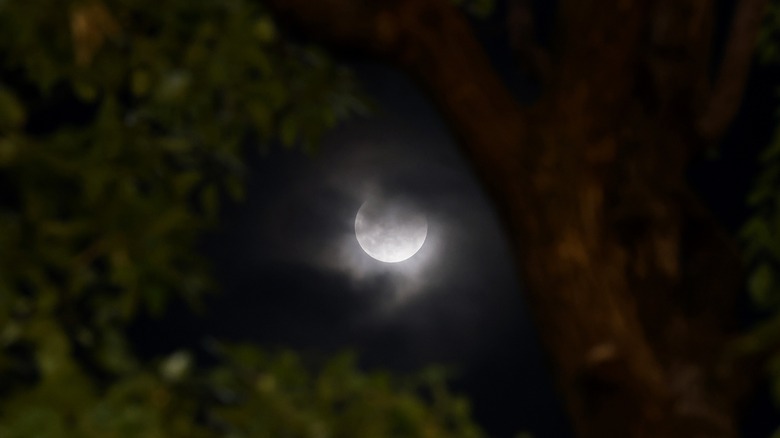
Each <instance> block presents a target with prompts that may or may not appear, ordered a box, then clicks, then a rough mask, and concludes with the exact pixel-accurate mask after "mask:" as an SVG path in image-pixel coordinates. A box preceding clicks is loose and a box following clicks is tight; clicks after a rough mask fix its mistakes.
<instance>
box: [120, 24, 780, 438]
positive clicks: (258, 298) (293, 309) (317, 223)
mask: <svg viewBox="0 0 780 438" xmlns="http://www.w3.org/2000/svg"><path fill="white" fill-rule="evenodd" d="M543 12H545V13H547V12H548V11H547V10H545V11H543ZM490 24H495V23H488V25H485V24H483V25H480V26H479V30H480V32H481V34H482V35H483V37H484V40H485V41H486V44H487V47H488V51H489V52H490V53H491V55H493V57H494V61H495V63H496V67H497V68H498V69H499V70H500V71H501V72H502V74H504V75H505V76H506V77H507V78H509V77H510V76H509V73H510V67H511V64H510V63H509V62H508V59H509V58H508V56H507V55H508V49H507V48H506V47H505V46H504V45H502V44H503V43H502V41H504V38H503V35H502V32H501V31H497V30H495V29H497V27H495V26H490ZM353 67H354V68H355V69H356V71H357V72H358V74H359V77H360V79H361V80H362V82H363V83H364V84H365V88H366V90H367V91H368V93H369V94H370V95H371V96H372V97H373V98H374V99H376V101H377V102H378V103H379V107H380V109H379V111H378V112H377V113H376V114H374V115H372V116H371V117H369V118H364V119H356V120H353V121H351V122H348V123H346V124H344V125H343V126H341V127H339V128H338V129H336V130H335V131H334V132H332V133H330V134H329V135H328V136H327V137H326V138H325V141H324V144H322V146H321V149H320V151H319V152H318V153H317V154H316V155H314V156H306V155H304V154H303V153H301V152H300V151H296V150H285V149H281V148H272V150H271V151H270V152H268V153H266V154H255V155H254V156H252V157H250V171H249V174H248V187H247V199H246V200H245V202H243V203H241V204H230V205H228V206H227V207H226V209H225V212H224V214H223V218H222V221H221V224H220V227H219V229H218V230H216V231H215V232H214V233H213V234H212V235H210V236H209V238H208V239H207V241H206V242H205V244H204V247H205V251H206V254H207V255H208V256H209V257H210V258H211V259H212V260H213V261H214V264H215V274H216V277H217V279H218V280H219V282H220V283H221V285H222V287H223V289H224V293H223V294H222V295H220V296H219V297H217V298H215V299H214V300H213V301H212V303H211V304H210V306H209V309H208V310H209V313H208V316H207V319H205V320H196V319H194V318H191V317H186V316H183V315H179V316H178V321H179V322H178V324H179V328H178V329H177V330H176V331H174V332H169V333H170V336H168V337H166V339H165V340H160V341H159V342H160V343H161V344H164V345H158V346H155V347H154V348H155V349H159V350H160V351H165V350H166V349H169V348H170V349H172V348H176V347H177V346H179V345H181V344H185V345H186V344H191V343H192V342H193V341H192V340H193V339H202V338H203V337H204V336H207V335H214V336H215V337H217V338H226V339H231V340H251V341H255V342H258V343H260V344H261V345H265V346H270V347H274V346H287V347H293V348H296V349H299V350H302V351H310V352H315V353H317V354H329V353H332V352H335V351H339V350H341V349H343V348H352V349H355V350H356V351H357V352H358V354H359V356H360V358H361V363H362V364H363V365H364V366H365V367H367V368H377V367H379V368H390V369H394V370H398V371H410V370H414V369H417V368H419V367H421V366H424V365H426V364H432V363H441V364H445V365H450V366H452V367H453V369H454V370H455V376H456V380H455V382H454V385H455V388H456V389H458V390H460V391H462V392H464V393H466V394H467V395H468V396H469V397H470V398H471V399H472V402H473V408H474V411H475V414H476V417H477V419H478V421H479V422H480V423H481V424H482V426H483V427H484V428H485V429H486V431H487V432H488V433H489V435H490V436H494V437H510V436H513V435H514V434H515V433H517V432H519V431H522V430H527V431H531V432H533V433H534V436H536V437H565V436H568V435H569V432H568V427H567V425H566V419H565V415H564V414H563V411H562V409H561V407H560V405H559V402H558V401H557V399H556V398H555V396H554V392H553V389H552V388H553V386H552V382H551V378H550V376H549V373H548V370H547V366H546V364H545V362H544V359H543V358H542V355H541V353H540V348H539V346H538V341H537V340H536V335H535V333H534V329H533V324H532V322H531V320H530V317H529V315H528V314H527V310H526V308H525V306H524V303H523V297H522V286H521V285H520V284H519V282H518V279H517V278H516V274H515V272H514V270H513V266H512V260H511V254H510V252H509V248H508V246H507V243H506V242H505V238H504V236H503V231H502V230H501V228H500V226H499V223H498V221H497V218H496V217H495V214H494V212H493V209H492V207H491V205H490V203H489V201H488V200H487V199H486V197H485V195H484V193H483V192H482V190H481V188H480V186H479V184H478V182H477V181H476V179H475V177H474V176H473V175H472V173H471V171H470V169H469V167H468V163H466V162H465V160H464V159H463V158H462V157H461V156H460V155H459V153H458V150H457V147H456V144H455V141H454V139H453V138H452V137H451V136H450V134H449V133H448V130H447V128H446V126H444V124H443V122H442V120H441V118H440V117H439V116H438V114H437V113H436V111H435V110H434V108H432V106H431V104H430V103H429V102H428V101H427V100H426V98H425V97H424V96H423V95H422V94H420V92H419V91H418V90H417V89H416V88H415V87H414V85H413V84H412V83H411V82H410V81H409V80H408V79H407V78H406V77H405V76H403V75H402V74H400V73H398V72H396V71H394V70H392V69H390V68H388V67H384V66H381V65H376V64H370V63H354V62H353ZM511 73H513V72H511ZM775 77H777V69H776V68H766V67H764V68H760V69H756V70H755V73H754V75H753V80H752V82H751V84H750V87H749V89H748V93H747V97H746V100H745V105H744V108H743V111H742V112H741V114H740V117H739V119H738V120H737V122H736V123H735V125H734V127H733V129H732V130H731V131H730V133H729V135H728V138H727V141H726V143H725V144H724V146H723V148H722V150H721V155H720V158H719V159H717V160H705V159H702V160H700V161H698V162H696V163H695V164H694V165H693V166H692V170H691V181H692V183H693V185H694V186H695V187H697V189H698V190H699V191H700V192H701V195H702V197H703V198H704V199H705V201H707V202H708V203H709V204H710V205H711V206H712V208H713V209H714V210H715V211H716V213H717V214H718V215H719V216H720V217H721V218H722V219H723V221H724V223H726V225H727V226H728V227H729V228H730V229H731V230H735V229H736V228H737V227H738V226H739V224H740V222H741V221H742V220H743V219H744V217H745V214H746V210H745V208H744V201H743V200H744V199H745V193H746V191H747V190H748V187H749V184H750V175H751V174H752V173H753V172H754V170H755V165H754V161H755V155H756V152H757V151H758V150H759V149H760V148H761V147H762V146H763V145H765V144H766V143H767V141H768V140H769V136H770V133H771V125H772V123H773V119H772V113H773V108H774V107H775V106H776V103H777V102H776V99H775V98H774V97H773V96H772V94H771V93H767V92H766V91H767V89H769V88H767V87H768V86H769V85H770V84H775V83H776V80H775ZM510 88H511V89H512V90H513V91H514V92H515V93H516V94H518V96H519V97H520V98H521V99H524V100H527V99H529V98H530V97H531V96H532V95H533V87H532V86H531V85H530V84H528V83H525V82H523V81H522V79H515V80H513V82H511V83H510ZM392 195H406V196H410V197H413V198H414V200H415V201H417V202H418V203H419V204H420V205H422V206H424V208H425V210H426V213H427V215H428V221H429V236H428V239H427V241H426V243H425V245H424V246H423V248H422V249H421V251H420V252H419V253H418V254H416V255H415V256H413V257H412V258H410V259H409V260H407V261H405V262H401V263H398V264H384V263H381V262H379V261H376V260H373V259H371V258H370V257H369V256H368V255H366V254H365V253H363V252H362V250H361V249H360V248H359V246H358V244H357V241H356V239H355V236H354V219H355V214H356V212H357V209H358V208H359V207H360V205H361V204H362V203H363V202H364V201H366V200H367V199H371V198H373V197H382V196H392ZM158 324H159V323H148V324H143V325H139V326H137V327H136V329H135V330H139V331H141V332H143V333H137V334H136V336H139V337H145V336H143V335H144V333H153V332H154V330H156V327H158ZM150 348H151V347H150ZM757 409H766V407H765V405H761V406H760V407H759V408H757ZM761 418H763V417H761ZM756 421H758V420H756ZM762 421H764V420H762ZM762 430H763V429H762ZM762 435H766V433H763V434H757V435H756V436H762Z"/></svg>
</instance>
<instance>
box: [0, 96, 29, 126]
mask: <svg viewBox="0 0 780 438" xmlns="http://www.w3.org/2000/svg"><path fill="white" fill-rule="evenodd" d="M25 118H26V111H25V108H24V105H22V102H21V101H19V100H18V99H17V98H16V96H15V95H14V94H13V93H12V92H11V90H8V89H7V88H4V87H2V86H0V129H3V128H4V129H10V128H17V127H19V126H21V125H22V124H23V123H24V121H25Z"/></svg>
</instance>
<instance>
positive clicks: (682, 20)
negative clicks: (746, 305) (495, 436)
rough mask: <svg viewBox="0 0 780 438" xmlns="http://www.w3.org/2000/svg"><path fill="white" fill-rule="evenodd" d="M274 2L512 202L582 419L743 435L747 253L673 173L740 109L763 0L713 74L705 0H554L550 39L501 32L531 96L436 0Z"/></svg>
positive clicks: (522, 248) (531, 283) (503, 201)
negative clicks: (451, 136) (427, 105)
mask: <svg viewBox="0 0 780 438" xmlns="http://www.w3.org/2000/svg"><path fill="white" fill-rule="evenodd" d="M271 3H272V4H273V5H274V6H275V7H276V9H277V12H278V13H279V14H280V17H283V18H287V19H289V20H290V23H292V24H293V25H298V26H303V27H304V28H305V30H307V31H308V32H310V33H311V34H312V35H314V36H316V37H319V38H321V39H324V41H326V42H328V43H330V44H334V45H340V46H348V47H351V48H355V47H358V48H361V49H364V50H367V51H370V52H372V53H374V54H377V55H378V56H380V57H381V58H383V59H388V60H392V61H393V62H395V63H396V64H397V65H399V66H401V67H402V68H403V69H405V70H406V71H407V72H409V73H410V74H412V75H413V76H414V77H415V78H416V79H417V80H418V82H419V83H420V85H421V86H422V87H423V88H424V89H425V90H426V91H427V92H428V93H429V94H430V96H431V97H432V99H433V101H434V102H435V103H436V104H437V105H438V107H439V108H440V110H441V111H442V113H443V114H444V116H445V118H446V120H447V121H448V122H449V124H450V126H451V128H452V129H453V131H454V132H455V133H456V134H457V135H458V137H459V139H460V141H461V144H462V146H463V148H464V151H465V153H466V154H467V155H468V157H469V158H470V160H471V161H472V163H473V165H474V168H475V170H476V172H477V174H478V175H479V176H480V178H481V179H482V181H483V182H484V184H485V186H486V188H487V190H488V192H489V193H490V195H491V196H492V197H493V199H494V201H495V204H496V206H497V207H498V209H499V210H500V212H501V214H502V217H503V218H504V222H505V225H506V227H507V230H508V231H509V235H510V237H511V238H512V240H513V244H514V248H515V250H516V253H517V255H518V257H517V260H518V262H517V264H518V269H519V271H520V272H521V273H522V276H523V279H524V283H525V284H526V285H527V295H528V300H529V301H530V303H531V306H532V309H533V314H534V316H535V319H536V322H537V325H538V326H539V331H540V333H541V335H542V341H543V344H544V346H545V347H546V350H547V352H548V354H549V355H550V358H551V359H552V363H553V364H554V368H555V375H556V378H557V383H558V386H559V388H560V390H561V393H562V394H563V396H564V398H565V400H566V404H567V407H568V410H569V413H570V415H571V417H572V419H573V424H574V428H575V431H576V432H577V434H578V435H579V436H582V437H598V438H602V437H661V436H663V437H686V438H687V437H699V436H700V437H731V436H736V435H737V434H738V432H737V420H738V418H737V407H738V403H739V401H740V400H739V399H740V397H741V396H743V395H744V392H743V391H742V390H743V389H744V388H743V385H742V383H743V382H739V381H738V380H739V378H738V376H737V373H734V372H732V371H733V370H734V367H733V366H731V365H730V364H729V363H728V362H727V359H728V357H727V353H728V351H727V348H728V345H729V341H730V340H732V339H733V338H734V337H735V336H737V335H738V334H737V333H736V329H735V325H734V316H735V315H734V313H735V306H734V304H735V299H736V296H737V294H738V293H739V291H740V289H741V284H742V281H741V275H740V271H739V266H740V259H739V256H738V252H737V251H736V250H735V248H734V247H733V244H732V243H731V242H730V240H729V238H728V237H727V236H726V235H725V234H724V233H723V232H721V231H720V229H719V227H718V226H717V224H716V223H715V222H714V221H713V219H712V218H711V217H710V215H709V213H708V212H707V211H706V209H704V208H703V207H701V206H700V205H699V203H698V202H697V200H696V198H695V196H694V195H693V194H692V193H691V192H690V190H689V188H688V186H687V184H686V181H685V175H684V171H685V166H686V163H687V161H688V160H689V158H690V157H691V156H692V155H693V154H694V153H695V152H696V151H697V150H700V149H701V147H702V146H706V145H707V144H708V142H712V141H713V140H715V139H717V137H718V136H719V135H720V134H721V133H722V132H723V130H724V129H725V128H724V124H726V125H727V124H728V122H729V121H730V119H731V117H733V114H734V112H736V108H737V107H738V105H739V97H740V95H741V91H742V86H743V84H744V80H745V77H746V76H747V68H748V65H749V61H750V49H751V48H752V42H753V41H754V40H755V35H756V33H755V32H756V29H757V27H758V22H759V21H760V17H761V11H762V7H763V0H758V1H754V0H743V1H742V2H740V6H739V8H738V11H737V14H736V16H735V20H734V27H733V31H732V35H731V38H730V40H729V43H728V44H727V48H726V55H725V57H724V59H723V62H722V66H723V67H722V68H721V71H722V72H724V73H723V74H724V75H726V76H725V77H724V76H723V75H722V76H721V77H719V78H718V80H716V81H715V85H714V86H712V87H710V85H709V83H710V81H709V78H708V66H709V63H710V56H709V52H710V50H709V45H710V41H711V33H712V32H711V25H712V21H713V20H712V15H713V4H712V3H713V2H711V1H707V0H659V1H654V2H653V1H632V0H622V1H618V2H616V4H609V3H605V2H599V1H596V0H568V1H567V0H563V1H561V2H560V3H561V4H560V11H559V19H558V23H557V28H556V38H555V44H554V47H553V50H552V51H551V52H550V53H549V54H545V55H544V56H539V49H538V48H534V49H533V50H528V47H527V44H532V43H533V41H525V42H523V41H520V42H519V43H518V42H517V41H514V42H513V45H514V43H518V46H522V47H523V50H522V51H520V53H519V54H520V55H521V56H520V57H521V62H522V55H523V54H524V53H526V54H527V53H533V54H534V56H533V57H532V59H530V61H529V62H535V61H538V60H539V59H543V60H544V62H545V65H544V66H542V67H543V68H532V69H531V70H532V71H535V72H538V73H539V74H541V75H543V77H541V78H540V80H541V82H542V83H543V84H544V87H545V88H544V91H543V94H542V97H541V98H540V99H539V100H538V101H537V102H536V103H534V104H533V105H532V106H531V107H529V108H522V107H521V106H520V105H519V104H518V103H517V102H515V101H514V100H513V98H512V97H511V95H510V94H509V93H508V92H507V90H506V89H505V88H504V86H503V84H502V83H501V81H500V80H499V79H498V77H497V76H496V75H495V73H494V72H493V71H492V69H491V67H490V64H489V62H488V61H487V59H486V57H485V55H484V53H483V52H482V50H481V48H480V47H479V45H478V43H477V42H476V41H475V39H474V38H473V36H472V34H471V31H470V28H469V26H468V24H467V22H466V21H465V20H464V18H463V17H461V15H460V14H459V13H458V12H457V11H456V10H455V9H454V8H453V7H452V5H451V4H450V2H449V1H448V0H383V1H377V2H361V1H357V0H320V1H306V0H276V1H271ZM516 4H518V5H520V6H519V7H523V5H526V6H527V4H528V2H523V1H519V2H516ZM513 16H514V17H523V18H524V20H519V21H521V22H522V21H524V22H526V24H527V21H528V20H527V18H528V17H529V14H515V15H513ZM515 21H518V20H515ZM514 35H520V36H523V35H525V36H526V37H527V36H528V32H515V33H514ZM536 67H540V66H536Z"/></svg>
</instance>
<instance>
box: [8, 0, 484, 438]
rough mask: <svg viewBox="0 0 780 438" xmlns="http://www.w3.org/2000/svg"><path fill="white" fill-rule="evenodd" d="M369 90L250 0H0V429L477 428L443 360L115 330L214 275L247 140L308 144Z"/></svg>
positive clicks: (254, 433) (302, 431)
mask: <svg viewBox="0 0 780 438" xmlns="http://www.w3.org/2000/svg"><path fill="white" fill-rule="evenodd" d="M364 106H365V102H364V100H363V99H362V98H361V96H360V94H359V93H358V92H357V91H356V86H355V82H354V79H353V78H352V76H351V75H350V74H349V72H346V71H344V69H342V68H340V67H338V66H336V65H335V64H334V63H333V62H332V61H331V60H330V59H329V58H328V56H326V55H325V54H324V53H323V52H322V51H321V50H318V49H316V48H314V47H311V46H305V45H300V44H293V43H290V42H288V41H285V40H283V39H282V38H280V36H279V34H278V32H277V30H276V27H275V25H274V23H273V21H272V20H271V18H270V16H269V14H268V12H267V11H266V10H265V9H264V8H262V7H260V6H258V5H253V4H252V3H250V2H247V1H244V0H233V1H223V0H203V1H190V0H172V1H165V2H159V1H151V0H116V1H112V2H102V1H99V0H95V1H90V0H86V1H81V0H74V1H59V0H56V1H48V2H25V1H3V0H0V436H2V437H10V438H12V437H19V438H27V437H31V436H34V437H74V436H75V437H101V438H102V437H112V436H132V437H170V436H173V437H180V436H186V437H213V436H232V437H244V436H247V437H258V436H261V437H262V436H295V437H317V436H340V437H341V436H343V437H350V436H353V437H365V436H372V437H381V436H399V435H401V436H425V437H453V436H459V437H478V436H480V435H481V433H480V431H479V430H478V428H477V427H476V426H475V425H474V424H473V422H472V421H471V420H470V418H469V413H468V404H467V402H466V401H465V400H463V399H460V398H457V397H453V396H452V395H451V394H450V393H449V392H448V391H447V388H446V386H445V383H444V378H443V376H442V373H441V372H439V371H437V370H428V371H426V372H424V373H423V374H422V375H421V376H418V377H416V378H404V379H402V378H398V377H396V376H389V375H387V374H385V373H379V372H373V373H366V372H362V371H359V370H357V369H356V367H355V366H354V364H353V361H352V360H351V359H350V358H349V357H348V356H344V357H339V358H335V359H334V360H332V361H330V362H328V363H327V364H324V365H323V364H321V365H323V366H322V367H321V369H319V370H318V371H312V370H311V368H312V367H311V366H309V367H306V366H304V365H303V363H302V360H301V359H300V358H299V357H298V356H296V355H295V354H292V353H276V354H269V353H265V352H262V351H260V350H259V349H258V348H257V347H253V346H225V345H222V344H220V343H214V345H212V346H211V348H210V349H211V350H212V352H213V356H214V359H215V360H216V362H217V363H216V364H212V365H210V366H207V367H206V366H203V364H200V363H198V361H197V360H196V358H195V356H194V355H193V354H190V353H188V352H186V351H178V352H172V354H170V355H169V356H168V357H165V358H160V359H157V360H153V361H149V360H145V359H144V358H141V357H138V355H136V354H135V352H134V351H133V349H132V348H131V346H130V345H129V343H128V340H127V338H126V336H125V329H126V325H127V323H128V322H129V321H132V320H133V319H134V318H136V317H137V315H138V314H139V313H140V312H148V313H151V314H159V313H161V312H162V311H163V309H164V308H165V306H166V303H167V302H168V301H169V300H170V299H171V298H174V297H175V298H178V299H183V300H185V301H187V302H189V303H190V304H191V305H192V306H193V307H196V308H197V306H198V303H199V302H200V298H202V296H203V294H205V293H207V292H210V291H212V290H213V289H214V287H213V285H212V284H211V281H210V278H209V276H208V275H207V271H208V270H207V267H206V266H205V263H204V261H203V260H202V259H201V258H200V257H198V256H197V251H195V243H196V238H197V236H198V235H199V233H202V232H203V231H204V230H206V229H207V228H208V227H209V226H211V225H213V223H214V222H215V220H216V217H217V210H218V206H219V202H220V199H222V198H224V197H226V196H232V197H233V198H240V196H241V193H242V189H243V186H242V181H241V177H242V174H243V172H244V169H243V162H242V158H243V155H242V154H243V153H244V148H245V146H246V145H247V144H253V145H254V144H260V145H262V146H265V147H267V146H268V145H269V144H270V143H272V142H281V143H283V144H285V145H287V146H292V145H293V144H302V145H303V146H309V147H311V145H313V144H314V143H315V142H316V140H317V138H318V136H319V135H321V133H322V132H323V131H324V130H326V129H327V128H328V127H331V126H333V125H334V124H335V123H337V122H338V121H339V120H342V119H343V118H345V117H348V116H350V115H351V114H354V113H355V112H358V111H361V110H362V108H363V107H364Z"/></svg>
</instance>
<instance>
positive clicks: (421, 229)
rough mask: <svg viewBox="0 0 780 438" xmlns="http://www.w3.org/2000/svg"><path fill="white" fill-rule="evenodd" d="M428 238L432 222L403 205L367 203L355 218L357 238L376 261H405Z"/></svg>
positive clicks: (379, 202)
mask: <svg viewBox="0 0 780 438" xmlns="http://www.w3.org/2000/svg"><path fill="white" fill-rule="evenodd" d="M427 235H428V219H427V218H426V217H425V215H424V214H422V213H420V212H419V211H417V210H416V209H414V208H412V207H411V206H409V205H406V204H403V203H393V202H382V201H373V200H372V201H367V202H365V203H363V205H362V206H360V209H359V210H358V212H357V216H356V217H355V237H357V241H358V243H359V244H360V247H361V248H363V251H365V252H366V254H368V255H369V256H371V257H372V258H374V259H376V260H379V261H380V262H385V263H397V262H402V261H404V260H406V259H408V258H409V257H411V256H413V255H415V254H416V253H417V251H419V250H420V248H422V246H423V244H424V243H425V238H426V237H427Z"/></svg>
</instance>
